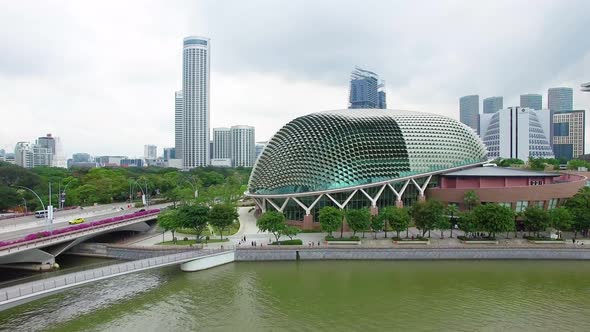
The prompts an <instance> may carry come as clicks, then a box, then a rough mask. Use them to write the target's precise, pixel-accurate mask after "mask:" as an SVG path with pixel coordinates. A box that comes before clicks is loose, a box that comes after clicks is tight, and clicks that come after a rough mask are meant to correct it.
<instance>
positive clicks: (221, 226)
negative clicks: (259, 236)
mask: <svg viewBox="0 0 590 332" xmlns="http://www.w3.org/2000/svg"><path fill="white" fill-rule="evenodd" d="M237 219H238V212H236V208H235V207H234V206H232V205H229V204H216V205H213V207H212V208H211V210H210V211H209V224H211V225H212V226H215V227H216V228H217V230H219V234H220V235H221V239H223V232H224V231H225V230H226V229H227V228H228V227H230V226H231V225H232V224H233V223H234V221H235V220H237Z"/></svg>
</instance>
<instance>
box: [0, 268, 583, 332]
mask: <svg viewBox="0 0 590 332" xmlns="http://www.w3.org/2000/svg"><path fill="white" fill-rule="evenodd" d="M0 330H3V331H16V330H18V331H38V330H49V331H142V332H146V331H359V330H363V331H393V330H399V331H408V330H414V331H474V330H484V331H498V330H503V331H517V330H518V331H523V330H526V331H555V330H565V331H590V262H577V261H562V262H556V261H426V262H423V261H408V262H388V261H364V262H363V261H329V262H326V261H323V262H298V263H296V262H276V263H269V262H265V263H235V264H228V265H224V266H221V267H218V268H214V269H211V270H207V271H202V272H197V273H183V272H180V271H179V268H178V267H169V268H164V269H159V270H151V271H147V272H142V273H136V274H131V275H126V276H121V277H117V278H113V279H109V280H105V281H102V282H99V283H96V284H93V285H91V286H86V287H81V288H77V289H73V290H70V291H67V292H64V293H61V294H58V295H55V296H52V297H48V298H45V299H41V300H38V301H35V302H32V303H29V304H25V305H22V306H20V307H17V308H13V309H10V310H7V311H5V312H2V313H0Z"/></svg>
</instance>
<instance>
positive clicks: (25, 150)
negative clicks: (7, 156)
mask: <svg viewBox="0 0 590 332" xmlns="http://www.w3.org/2000/svg"><path fill="white" fill-rule="evenodd" d="M14 162H15V164H16V165H18V166H21V167H24V168H33V146H32V145H31V143H29V142H18V143H16V146H15V147H14Z"/></svg>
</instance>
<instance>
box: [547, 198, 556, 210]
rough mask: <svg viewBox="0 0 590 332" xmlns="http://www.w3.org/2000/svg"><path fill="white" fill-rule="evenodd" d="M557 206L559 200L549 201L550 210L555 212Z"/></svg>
mask: <svg viewBox="0 0 590 332" xmlns="http://www.w3.org/2000/svg"><path fill="white" fill-rule="evenodd" d="M556 206H557V198H552V199H550V200H549V207H548V209H549V210H553V209H555V207H556Z"/></svg>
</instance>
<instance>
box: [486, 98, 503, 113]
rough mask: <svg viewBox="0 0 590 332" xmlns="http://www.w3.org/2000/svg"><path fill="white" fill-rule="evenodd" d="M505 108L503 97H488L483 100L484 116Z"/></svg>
mask: <svg viewBox="0 0 590 332" xmlns="http://www.w3.org/2000/svg"><path fill="white" fill-rule="evenodd" d="M503 108H504V98H503V97H488V98H486V99H484V100H483V112H484V114H489V113H496V112H498V110H501V109H503Z"/></svg>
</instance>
